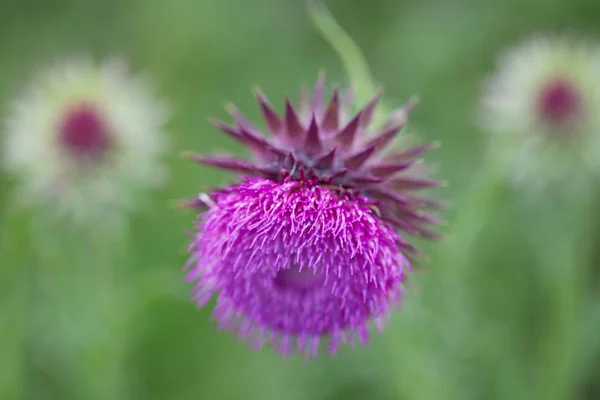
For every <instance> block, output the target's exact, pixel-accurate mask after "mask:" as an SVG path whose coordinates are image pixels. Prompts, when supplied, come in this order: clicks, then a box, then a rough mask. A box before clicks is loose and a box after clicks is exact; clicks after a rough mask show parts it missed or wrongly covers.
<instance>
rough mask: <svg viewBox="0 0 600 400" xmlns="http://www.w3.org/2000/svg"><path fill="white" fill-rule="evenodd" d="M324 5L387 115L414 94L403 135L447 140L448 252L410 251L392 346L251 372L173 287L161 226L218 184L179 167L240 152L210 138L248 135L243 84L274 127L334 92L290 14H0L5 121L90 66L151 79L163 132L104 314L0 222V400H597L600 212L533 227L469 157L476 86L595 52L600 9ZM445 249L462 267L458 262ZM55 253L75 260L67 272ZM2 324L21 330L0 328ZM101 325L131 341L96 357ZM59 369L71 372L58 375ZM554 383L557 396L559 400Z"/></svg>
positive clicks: (25, 9)
mask: <svg viewBox="0 0 600 400" xmlns="http://www.w3.org/2000/svg"><path fill="white" fill-rule="evenodd" d="M327 4H328V6H329V8H330V9H331V11H332V12H333V13H334V14H335V15H336V17H337V19H338V21H339V22H340V24H341V25H342V26H344V27H345V29H346V30H347V31H348V32H349V33H350V34H351V35H352V36H353V38H355V40H356V41H357V43H358V44H359V46H360V47H361V48H362V49H363V50H364V53H365V56H366V58H367V60H368V62H369V64H370V66H371V68H372V71H373V74H374V75H375V77H376V80H377V82H378V83H379V84H380V85H381V86H382V87H384V88H385V96H386V101H387V102H389V103H394V102H397V103H398V104H400V103H402V102H404V101H405V100H407V99H408V98H409V97H410V96H411V95H413V94H415V93H418V94H419V95H420V97H421V102H420V104H419V106H418V107H417V108H416V109H415V110H414V112H413V113H412V119H411V126H410V130H411V132H414V133H416V134H418V135H419V138H420V139H421V140H433V139H439V140H441V141H442V144H443V145H442V147H441V148H440V149H438V150H436V151H435V152H433V153H432V154H431V155H429V156H428V160H429V161H431V162H434V163H435V164H436V165H437V166H438V173H437V176H438V177H440V178H442V179H447V180H449V181H450V183H451V185H450V187H449V188H446V189H443V190H440V191H439V195H440V196H443V197H444V198H447V199H450V200H451V201H452V203H453V208H452V209H451V210H450V211H448V213H447V215H446V217H447V218H448V220H449V225H448V227H447V228H446V231H448V232H449V233H450V236H449V237H448V239H447V240H446V241H445V242H443V243H441V244H435V243H434V244H426V245H425V246H426V248H427V249H428V250H430V251H431V252H432V260H431V261H430V262H429V263H427V264H426V265H425V266H424V267H423V269H422V270H421V272H419V274H418V277H417V278H416V282H415V283H416V284H415V285H414V286H413V287H412V288H411V289H410V292H409V297H408V300H407V302H406V304H405V307H404V309H403V311H402V312H401V313H397V314H396V315H394V317H393V319H392V323H391V326H390V327H389V329H387V330H386V331H385V332H384V334H383V335H381V336H377V335H374V337H373V338H372V345H370V346H369V347H365V348H358V349H351V348H344V349H343V350H342V351H341V352H340V354H339V355H338V356H337V357H336V358H334V359H330V358H329V357H328V356H327V355H326V354H323V355H322V356H321V357H320V358H319V359H317V360H315V361H312V362H310V363H305V362H304V361H303V360H301V359H299V358H296V357H294V358H292V359H289V360H283V359H281V358H280V357H279V356H278V355H276V354H274V353H272V352H271V351H270V350H265V351H262V352H260V353H253V352H251V351H250V350H248V349H247V347H246V345H245V344H243V343H239V342H237V341H236V339H235V338H234V337H232V336H231V335H229V334H225V333H218V332H217V331H216V328H215V325H214V324H213V323H212V322H211V320H210V310H209V309H204V310H197V309H196V308H195V306H194V305H193V303H192V302H191V301H190V300H189V299H188V298H187V293H188V290H189V286H188V285H186V284H185V283H184V282H183V280H182V272H181V267H182V265H183V263H184V262H185V260H186V252H185V246H186V245H187V237H186V236H185V235H184V233H183V232H184V230H186V229H188V228H190V226H191V221H192V219H193V214H189V213H186V212H181V211H179V210H174V209H172V208H170V207H169V205H168V204H169V201H170V200H172V199H174V198H180V197H185V196H189V195H193V194H196V193H197V192H199V191H201V190H203V188H206V187H207V186H209V185H215V184H220V183H223V182H224V181H225V180H226V179H229V176H227V175H225V174H222V173H217V172H214V171H213V170H210V169H208V168H203V167H198V166H195V165H193V164H191V163H189V162H186V161H184V160H181V159H179V158H178V157H177V154H178V152H179V151H180V150H196V151H203V152H209V151H213V150H216V149H220V148H228V149H232V150H235V151H240V148H239V147H237V145H236V144H234V143H231V142H230V141H228V140H227V139H226V138H225V136H224V135H222V134H220V133H218V132H217V130H216V129H215V128H214V127H212V126H211V125H210V124H208V123H207V120H206V119H207V116H215V117H219V118H226V115H225V112H224V110H223V107H222V106H223V103H224V102H225V101H232V102H234V103H236V104H237V105H238V106H239V107H240V108H241V109H242V110H244V111H245V112H246V113H247V115H249V116H250V117H252V118H258V116H259V110H258V108H257V106H256V105H255V103H254V100H253V97H252V94H251V92H250V89H251V88H252V87H253V86H254V85H259V86H260V87H261V88H262V89H263V90H264V91H265V92H266V93H267V95H269V96H270V98H271V99H272V100H273V102H274V103H276V104H277V105H278V107H279V108H280V109H281V105H282V101H283V97H282V95H283V94H289V95H291V96H294V95H295V93H296V92H297V90H298V88H299V86H300V85H302V84H312V83H313V82H314V80H315V78H316V74H317V72H318V71H319V70H321V69H325V70H327V73H328V77H329V80H330V83H332V81H333V82H338V83H341V84H346V83H347V80H346V77H345V75H344V69H343V66H342V65H341V64H340V62H339V60H338V59H337V56H336V54H335V53H334V52H333V51H332V49H331V48H330V47H329V46H328V44H327V43H326V42H324V41H323V39H322V38H320V36H319V35H318V33H317V32H316V31H315V30H314V29H313V27H312V26H311V23H310V21H309V19H308V17H307V13H306V7H305V4H304V2H302V1H297V0H253V1H242V0H220V1H210V0H204V1H197V0H172V1H162V0H104V1H94V0H77V1H75V0H0V50H1V51H0V54H1V62H0V105H2V106H5V105H7V104H8V102H9V101H10V98H11V97H12V96H14V95H15V93H17V92H18V90H20V88H21V87H22V85H23V83H24V82H26V80H27V79H28V77H29V76H30V75H31V74H32V73H33V72H34V71H36V70H37V69H38V68H39V67H41V66H44V65H45V64H47V63H48V62H50V61H53V60H55V59H57V58H60V57H62V56H70V55H71V54H73V53H76V54H77V53H89V52H91V53H92V54H94V55H97V56H98V57H103V56H110V55H113V54H121V55H124V56H126V57H127V58H128V59H129V60H130V61H131V63H132V64H133V66H134V67H135V68H136V69H137V70H142V71H146V72H148V73H149V74H150V75H151V77H152V78H153V79H154V81H155V82H156V83H157V85H158V88H159V89H160V92H161V94H162V95H163V96H164V97H166V98H168V99H169V100H170V101H171V102H172V106H173V111H174V117H173V120H172V122H171V123H170V126H169V128H170V132H171V135H172V141H173V152H172V153H171V155H170V157H169V159H168V163H169V165H170V167H171V169H172V177H171V180H170V183H169V185H168V186H167V187H166V188H165V189H164V190H162V191H160V192H155V193H152V194H151V199H150V207H149V208H148V209H146V210H145V211H142V212H140V213H138V214H137V215H135V216H134V217H133V218H132V233H131V236H130V239H129V241H128V242H126V243H121V244H122V246H119V248H121V247H123V248H124V249H125V251H124V252H121V253H119V254H120V255H119V257H117V258H114V259H112V260H111V261H110V262H109V264H110V266H111V268H112V269H113V270H116V271H119V279H120V280H119V282H120V283H121V286H122V289H121V290H122V291H124V293H121V292H119V296H118V297H115V298H112V296H108V295H106V293H109V294H110V293H113V292H106V293H105V292H102V291H100V293H101V294H102V293H105V295H104V296H100V297H95V296H94V295H93V293H96V292H98V291H97V290H96V291H95V290H93V288H94V286H95V278H94V276H85V275H84V276H81V273H79V274H73V271H74V270H76V269H77V268H81V265H86V264H88V263H89V265H97V264H94V263H95V262H96V261H95V260H90V257H86V250H85V247H84V245H82V244H80V243H79V242H78V241H77V240H76V239H74V240H69V235H70V234H71V233H69V232H67V231H65V230H64V229H63V228H62V227H60V226H56V227H51V226H50V227H48V226H46V229H48V231H46V232H45V233H42V234H36V235H34V236H32V235H31V232H29V230H28V227H29V226H30V225H29V222H28V219H29V218H31V216H27V215H14V214H13V213H11V212H10V211H6V212H4V213H3V214H1V215H2V217H1V218H2V219H1V220H0V224H1V225H2V235H3V236H1V237H0V240H1V242H0V245H1V247H0V329H1V332H2V335H4V336H1V337H0V339H1V340H2V342H1V343H2V344H0V350H1V352H0V398H1V399H7V400H8V399H17V398H20V399H36V400H37V399H71V398H73V399H87V398H88V395H84V394H82V393H83V392H81V391H79V387H80V386H81V385H82V382H85V385H89V386H90V387H97V390H95V391H96V393H97V396H96V397H97V398H98V399H113V398H122V399H144V400H150V399H157V400H158V399H173V400H177V399H182V400H183V399H290V400H300V399H315V400H320V399H323V400H325V399H507V398H509V399H519V398H522V399H532V398H540V399H542V398H544V399H546V398H552V397H554V398H556V399H557V400H558V399H559V398H563V399H571V398H581V399H595V398H599V397H600V385H599V384H598V382H600V349H599V348H600V344H599V343H598V341H599V340H598V337H600V335H598V333H599V332H600V318H599V316H600V305H599V303H598V302H597V300H596V299H597V298H598V296H597V290H598V288H599V286H598V279H597V278H598V268H597V260H598V258H599V257H600V253H599V252H598V251H597V250H595V249H594V248H595V245H594V243H596V242H597V238H598V234H600V230H599V229H598V228H595V227H594V226H593V223H591V222H593V221H594V220H595V217H596V215H597V212H596V211H595V209H597V207H594V204H597V203H598V202H597V201H591V202H590V201H589V199H585V201H584V200H582V201H581V202H574V203H573V204H555V203H554V202H552V199H547V198H542V199H539V203H538V204H535V205H534V206H533V207H532V205H531V204H529V205H527V204H524V203H523V202H521V201H520V199H521V196H520V194H519V193H516V192H514V191H512V190H510V189H508V188H507V187H505V186H504V185H503V184H502V183H501V182H500V183H498V184H497V186H493V187H492V188H489V187H488V186H486V183H489V182H487V180H488V178H487V177H486V176H483V177H481V176H480V174H478V172H480V171H479V170H480V166H481V165H482V164H483V163H484V160H483V158H484V143H485V136H484V135H483V134H482V133H481V132H479V131H478V129H477V127H476V126H475V124H474V117H475V115H476V114H475V113H476V106H477V102H478V99H479V96H480V85H481V80H482V79H483V77H484V76H485V75H486V74H487V73H489V72H490V71H491V70H492V68H493V65H494V61H495V58H496V57H497V56H498V54H499V52H501V51H502V50H503V49H504V48H506V47H507V46H510V45H512V44H515V43H517V42H518V40H520V39H521V38H524V37H526V36H528V35H529V34H532V33H536V32H557V33H561V32H575V33H581V34H583V35H584V36H585V37H589V38H592V39H597V37H598V35H599V34H600V26H599V25H598V18H599V17H600V3H597V2H594V1H589V0H527V1H523V0H502V1H475V0H471V1H469V0H424V1H407V0H374V1H369V2H367V1H359V0H330V1H328V2H327ZM3 109H4V108H3ZM489 179H493V178H489ZM0 183H1V186H0V188H1V189H0V205H1V206H2V208H1V209H2V210H6V205H7V204H6V203H7V202H6V198H7V193H8V192H9V190H10V187H11V182H9V181H8V179H7V178H6V177H4V176H2V175H0ZM473 185H475V186H473ZM477 185H481V188H479V186H477ZM473 188H475V189H473ZM484 190H489V191H490V192H489V193H488V194H489V196H487V197H486V196H485V195H483V194H482V193H484ZM473 193H479V194H482V195H481V196H479V197H478V195H474V194H473ZM486 193H487V192H486ZM592 197H593V196H592ZM590 210H592V211H590ZM456 220H459V222H458V223H457V224H455V221H456ZM581 221H584V222H587V223H583V222H581ZM579 222H581V223H579ZM7 227H10V229H8V228H7ZM89 229H90V230H93V229H94V227H89ZM453 229H456V230H455V231H454V232H455V233H454V234H452V232H453ZM53 238H54V239H53ZM57 238H62V239H63V240H60V241H59V242H61V243H63V245H64V244H65V243H67V246H66V248H63V249H62V250H60V251H57V253H58V254H59V256H58V257H63V258H62V259H60V260H58V261H57V260H56V259H54V260H50V259H49V257H50V256H49V255H48V254H49V253H48V252H42V253H33V252H32V251H31V249H32V248H39V247H40V246H42V245H45V248H47V247H48V246H50V247H52V246H54V244H51V245H49V243H56V239H57ZM46 241H48V243H45V242H46ZM452 243H462V244H464V243H467V244H468V246H466V245H465V246H462V245H461V246H458V247H459V250H457V251H455V252H453V251H452V249H453V246H452ZM57 246H58V245H57ZM465 249H467V250H468V252H465V251H463V250H465ZM105 250H106V253H107V254H109V253H113V252H114V251H113V250H115V249H114V248H113V247H112V246H111V247H107V248H106V249H105ZM69 252H76V253H77V254H78V256H77V257H67V256H65V254H71V253H69ZM36 254H38V255H36ZM39 254H41V255H42V256H40V255H39ZM89 265H88V267H89ZM582 265H583V266H582ZM574 268H580V270H585V271H586V273H585V275H583V274H582V275H580V276H579V278H578V279H579V281H577V280H576V279H575V278H573V277H572V276H571V277H566V278H564V279H568V280H569V282H570V281H571V280H573V282H575V281H577V282H579V283H578V284H577V285H575V284H574V285H573V286H572V287H571V289H572V290H570V291H568V292H560V293H562V294H561V295H556V296H555V294H556V293H557V291H558V289H557V290H554V289H555V288H554V286H552V284H553V282H554V283H556V281H557V280H560V279H562V278H560V277H561V276H563V275H560V274H561V273H564V271H572V270H573V269H574ZM90 269H91V268H90ZM578 270H579V269H578ZM38 274H39V275H40V276H51V277H56V276H62V277H66V278H65V279H67V280H69V279H71V280H72V281H71V285H70V286H72V287H78V288H79V291H78V293H77V294H75V293H70V292H68V293H62V294H63V296H62V297H61V300H60V301H59V302H57V303H56V304H55V303H52V302H51V301H49V300H48V298H46V297H44V296H45V295H44V292H39V293H38V292H37V290H35V289H32V286H31V281H32V280H34V279H35V277H36V276H37V275H38ZM61 274H62V275H61ZM554 278H556V279H554ZM76 279H77V280H76ZM563 289H564V287H563ZM88 290H89V293H88ZM36 294H37V296H36ZM71 295H72V296H73V297H70V296H71ZM76 296H79V297H76ZM106 297H111V301H108V302H107V299H106ZM66 299H68V300H66ZM122 299H128V300H127V302H126V303H127V304H129V303H132V304H135V306H129V305H125V304H124V303H121V301H122ZM132 299H134V300H135V301H132ZM557 299H559V300H560V301H559V300H557ZM99 303H101V304H102V310H103V311H102V312H98V310H99V308H98V307H99V306H98V304H99ZM65 313H66V314H67V315H71V316H73V315H74V316H75V317H73V319H72V320H71V319H68V318H67V319H68V320H69V321H68V322H67V325H68V324H69V323H72V324H74V325H73V329H74V330H75V331H76V332H77V333H79V335H75V336H64V337H63V341H62V342H63V343H62V345H61V346H58V347H57V346H56V345H52V346H48V345H45V344H44V343H46V341H45V339H44V338H45V337H46V336H47V335H49V334H50V333H49V332H52V331H53V330H54V329H55V328H56V327H57V326H62V325H64V324H65V322H64V321H63V320H62V319H60V318H59V317H57V316H58V315H63V314H65ZM15 315H18V316H20V318H19V323H20V325H19V327H18V328H16V325H14V324H15V320H14V319H11V318H12V317H11V316H13V317H14V316H15ZM107 320H111V321H112V320H119V321H121V320H124V321H125V323H126V327H127V328H126V329H125V331H126V332H127V335H126V337H125V336H118V337H113V338H110V339H108V340H107V339H105V340H104V341H102V342H96V341H95V340H96V339H95V338H96V336H97V335H95V333H97V332H99V331H102V329H104V328H105V324H106V321H107ZM61 332H62V331H61ZM569 338H570V339H569ZM569 340H570V342H569ZM52 343H54V342H52ZM98 343H100V344H98ZM557 343H563V344H564V343H571V347H569V348H572V355H569V354H567V355H565V354H562V353H561V352H560V349H564V348H565V347H564V346H562V345H557ZM88 345H90V346H92V347H93V346H96V347H94V349H95V351H94V353H93V355H90V356H89V357H87V356H86V357H83V358H78V357H79V356H77V354H80V353H82V352H83V353H85V351H84V350H82V349H85V348H86V346H88ZM115 349H118V354H120V357H121V358H119V360H120V363H121V364H120V367H119V369H118V371H117V375H118V376H117V378H116V379H113V380H109V379H108V378H106V376H108V375H103V374H105V373H107V371H111V370H112V366H111V365H112V364H108V366H103V363H102V357H103V356H106V357H107V359H108V358H109V357H110V356H111V354H114V352H113V350H115ZM548 349H550V350H548ZM547 350H548V351H547ZM115 351H116V350H115ZM71 353H73V354H76V355H75V356H72V357H71V356H66V355H65V354H71ZM546 357H549V358H546ZM569 357H572V358H569ZM73 360H76V361H77V360H78V361H77V362H75V363H73ZM569 360H571V361H569ZM79 362H82V363H84V364H85V365H87V366H86V367H81V366H80V364H78V363H79ZM84 364H81V365H84ZM90 365H91V367H90ZM561 381H564V382H566V383H565V385H564V386H565V387H567V388H568V390H569V393H570V394H564V393H562V392H561V390H562V389H560V382H561ZM557 382H558V383H557ZM94 385H95V386H94ZM556 385H559V386H556ZM557 387H558V389H556V388H557ZM553 388H554V389H556V390H554V389H553Z"/></svg>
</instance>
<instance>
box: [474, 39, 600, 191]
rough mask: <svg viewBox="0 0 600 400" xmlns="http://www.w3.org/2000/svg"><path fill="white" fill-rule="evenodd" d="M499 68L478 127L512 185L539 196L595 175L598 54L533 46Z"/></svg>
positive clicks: (548, 42)
mask: <svg viewBox="0 0 600 400" xmlns="http://www.w3.org/2000/svg"><path fill="white" fill-rule="evenodd" d="M501 61H502V62H501V63H500V65H499V67H498V70H497V71H496V73H495V74H494V75H492V76H491V77H490V79H489V80H488V82H487V85H486V86H485V97H484V104H483V105H484V112H483V115H482V118H481V125H482V127H484V128H485V129H486V130H488V131H490V132H491V133H492V134H494V137H493V142H492V148H493V149H494V150H496V154H497V155H499V157H500V159H502V160H504V161H503V162H504V163H506V164H508V165H510V166H511V168H512V169H513V175H514V177H515V180H516V181H517V183H523V184H526V185H527V186H530V187H533V188H535V187H537V188H538V189H539V188H542V187H545V186H546V184H547V183H550V182H552V181H558V182H560V183H561V184H563V183H566V182H567V181H570V182H573V173H574V171H575V170H577V171H578V172H577V175H578V176H582V175H585V172H592V171H594V170H598V167H600V162H599V161H598V157H597V155H596V154H597V152H598V150H600V136H599V135H597V134H596V133H597V130H598V129H599V128H600V115H599V114H598V112H596V110H597V109H599V107H600V91H598V90H597V89H596V84H595V82H597V81H598V79H600V51H599V50H598V49H595V48H593V47H591V46H588V45H586V44H584V43H578V42H575V41H570V40H567V39H555V40H552V39H549V38H536V39H533V40H530V41H528V42H526V43H524V44H523V45H521V46H519V47H517V48H515V49H513V50H511V51H510V52H508V53H507V54H506V55H505V56H504V58H502V59H501ZM582 172H584V174H582Z"/></svg>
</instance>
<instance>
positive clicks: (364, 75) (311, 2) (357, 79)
mask: <svg viewBox="0 0 600 400" xmlns="http://www.w3.org/2000/svg"><path fill="white" fill-rule="evenodd" d="M307 3H308V10H309V14H310V17H311V19H312V22H313V24H314V25H315V27H316V28H317V30H318V31H319V32H320V33H321V35H322V36H323V38H324V39H325V40H326V41H327V42H329V44H330V45H331V47H333V49H334V50H335V51H336V52H337V53H338V55H339V57H340V59H341V60H342V64H344V68H345V69H346V73H347V74H348V77H349V78H350V82H351V83H352V85H353V86H354V87H355V90H356V97H357V99H358V100H359V101H360V102H361V103H366V102H367V101H369V100H370V98H371V97H372V96H373V95H374V94H375V91H376V86H375V83H374V82H373V78H372V75H371V72H370V69H369V65H368V63H367V61H366V60H365V56H364V55H363V53H362V51H361V49H360V48H359V47H358V45H357V44H356V43H355V42H354V40H353V39H352V38H351V37H350V35H348V33H346V31H345V30H344V29H343V28H342V27H341V26H340V25H339V24H338V23H337V21H336V19H335V17H334V16H333V15H332V14H331V12H329V10H328V9H327V7H325V5H324V4H323V3H322V2H321V1H320V0H308V2H307ZM382 113H383V110H381V109H376V110H375V117H374V121H375V123H378V122H382V120H381V118H382V115H383V114H382Z"/></svg>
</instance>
